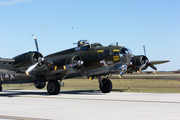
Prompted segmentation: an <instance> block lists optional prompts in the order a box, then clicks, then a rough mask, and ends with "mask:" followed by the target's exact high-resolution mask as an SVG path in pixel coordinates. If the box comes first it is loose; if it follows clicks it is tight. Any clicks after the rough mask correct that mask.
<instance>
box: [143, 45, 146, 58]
mask: <svg viewBox="0 0 180 120" xmlns="http://www.w3.org/2000/svg"><path fill="white" fill-rule="evenodd" d="M143 49H144V55H145V56H146V48H145V44H143Z"/></svg>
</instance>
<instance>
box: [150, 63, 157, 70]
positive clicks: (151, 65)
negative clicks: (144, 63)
mask: <svg viewBox="0 0 180 120" xmlns="http://www.w3.org/2000/svg"><path fill="white" fill-rule="evenodd" d="M148 65H149V66H150V67H151V68H152V69H154V70H156V71H157V68H156V67H155V66H154V65H153V64H152V63H150V62H149V63H148Z"/></svg>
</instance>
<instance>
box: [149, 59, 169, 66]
mask: <svg viewBox="0 0 180 120" xmlns="http://www.w3.org/2000/svg"><path fill="white" fill-rule="evenodd" d="M167 62H170V61H169V60H157V61H150V63H152V64H153V65H157V64H163V63H167Z"/></svg>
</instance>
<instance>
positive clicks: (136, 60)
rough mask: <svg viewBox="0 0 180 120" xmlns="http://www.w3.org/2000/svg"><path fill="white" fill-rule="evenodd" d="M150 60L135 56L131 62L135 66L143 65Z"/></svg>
mask: <svg viewBox="0 0 180 120" xmlns="http://www.w3.org/2000/svg"><path fill="white" fill-rule="evenodd" d="M146 60H148V58H147V57H146V56H144V55H139V56H134V57H132V58H131V62H132V64H133V65H142V64H144V63H145V62H146Z"/></svg>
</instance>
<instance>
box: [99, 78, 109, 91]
mask: <svg viewBox="0 0 180 120" xmlns="http://www.w3.org/2000/svg"><path fill="white" fill-rule="evenodd" d="M99 87H100V90H101V91H102V93H109V92H111V90H112V82H111V81H110V80H109V79H108V78H104V79H103V80H101V77H99Z"/></svg>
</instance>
